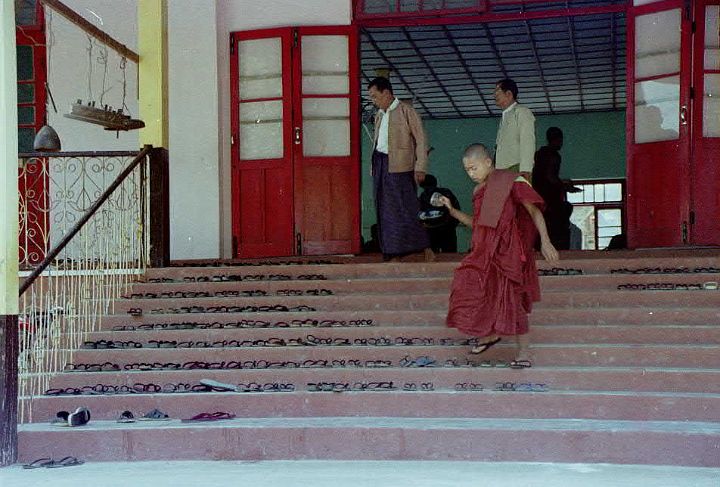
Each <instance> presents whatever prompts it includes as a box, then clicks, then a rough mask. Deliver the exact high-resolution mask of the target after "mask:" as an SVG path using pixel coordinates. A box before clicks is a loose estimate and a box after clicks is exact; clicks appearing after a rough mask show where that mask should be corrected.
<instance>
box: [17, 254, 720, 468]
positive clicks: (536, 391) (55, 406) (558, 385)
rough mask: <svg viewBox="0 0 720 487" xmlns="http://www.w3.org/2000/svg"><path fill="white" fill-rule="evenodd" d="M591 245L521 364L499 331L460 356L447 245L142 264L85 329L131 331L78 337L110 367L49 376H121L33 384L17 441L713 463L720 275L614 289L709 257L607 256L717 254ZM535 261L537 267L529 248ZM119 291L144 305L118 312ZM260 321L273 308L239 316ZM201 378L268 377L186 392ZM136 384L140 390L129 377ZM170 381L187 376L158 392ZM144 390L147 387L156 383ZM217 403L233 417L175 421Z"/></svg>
mask: <svg viewBox="0 0 720 487" xmlns="http://www.w3.org/2000/svg"><path fill="white" fill-rule="evenodd" d="M589 255H591V256H592V258H571V259H569V260H567V259H566V260H563V261H562V262H561V263H560V265H561V266H562V268H565V269H567V268H575V269H581V270H582V272H583V274H582V275H557V276H556V275H551V276H545V277H541V285H542V288H543V301H542V302H541V303H539V304H538V305H537V306H536V309H535V311H534V313H533V315H532V316H531V333H532V335H531V337H532V343H533V358H534V364H535V365H534V366H533V368H531V369H528V370H512V369H509V368H505V367H502V365H503V362H506V361H509V360H511V359H512V358H513V352H514V343H512V340H505V341H504V342H502V343H501V344H499V345H498V346H496V347H493V348H492V349H491V350H489V351H488V352H487V353H485V354H483V355H482V356H473V355H469V354H468V353H467V352H468V350H469V349H470V346H469V345H467V344H463V342H462V340H463V339H466V338H467V337H464V336H462V335H461V334H459V333H458V332H456V331H455V330H451V329H448V328H446V327H445V326H444V318H445V313H446V309H447V298H448V288H449V284H450V279H451V276H452V270H453V269H454V268H455V267H456V266H457V262H438V263H432V264H424V263H422V264H421V263H402V264H379V263H359V262H360V261H357V260H356V261H353V260H348V261H345V262H344V263H333V264H313V265H262V266H247V265H227V266H212V267H197V266H185V267H170V268H164V269H154V270H150V271H148V273H147V276H146V281H147V282H144V283H138V284H136V285H135V286H134V287H133V290H132V294H135V295H136V296H132V297H129V298H128V299H122V300H119V301H118V302H117V304H116V307H115V314H112V315H110V316H107V317H106V318H105V320H104V322H103V329H102V330H101V331H98V332H95V333H92V334H91V335H90V336H88V338H87V339H88V340H89V341H92V342H100V341H101V340H105V341H112V342H113V343H114V344H115V346H117V344H118V342H138V343H140V344H142V347H141V348H123V349H114V348H111V349H106V348H103V349H92V348H90V349H81V350H78V351H77V352H76V353H75V355H74V359H73V364H75V366H76V367H77V366H79V364H103V363H106V362H109V363H110V364H116V365H117V366H118V367H119V368H120V371H113V370H109V371H91V372H87V371H77V370H75V371H68V372H64V373H62V374H59V375H57V376H56V377H55V378H54V379H53V380H52V384H51V387H52V388H55V389H64V390H67V389H68V388H71V389H70V391H72V388H78V389H81V391H82V388H83V387H84V386H96V385H97V384H101V385H105V386H123V385H124V386H126V387H124V388H119V389H118V388H117V387H116V389H117V390H118V391H119V393H115V394H82V395H57V396H50V395H46V396H42V397H39V398H37V399H35V400H34V403H33V418H34V421H36V422H33V423H28V424H23V425H20V427H19V430H20V432H19V441H20V445H19V447H20V459H19V460H20V461H21V462H25V461H32V460H34V459H36V458H40V457H55V458H60V457H63V456H66V455H73V456H76V457H78V458H82V459H84V460H86V461H135V460H178V459H186V460H270V459H356V460H371V459H372V460H379V459H396V460H405V459H407V460H480V461H524V462H602V463H630V464H668V465H686V466H712V467H720V291H718V290H657V291H656V290H618V289H617V286H618V285H622V284H646V285H647V284H652V283H675V284H698V283H699V284H702V283H705V282H708V281H717V280H718V279H719V278H720V274H716V273H712V272H710V273H708V272H688V273H667V274H617V273H611V272H610V271H611V270H612V269H618V268H653V269H654V268H659V269H664V268H678V267H687V268H689V269H690V270H691V271H692V270H695V269H697V268H705V269H704V270H705V271H707V270H708V269H707V268H708V267H713V266H714V267H720V258H718V255H717V253H715V254H712V253H709V254H708V253H705V254H698V253H696V254H686V256H684V257H662V256H660V257H658V256H651V257H638V254H637V253H629V254H620V255H622V256H623V257H622V258H608V257H607V256H608V254H589ZM539 266H540V267H541V268H542V269H548V267H547V265H546V264H545V263H544V262H542V261H541V262H539ZM270 276H273V277H272V278H270ZM321 277H322V280H320V278H321ZM251 291H252V292H251ZM258 291H262V292H258ZM328 291H330V292H331V293H332V294H330V293H328ZM147 293H152V294H149V295H148V294H147ZM163 293H166V294H164V295H163ZM183 293H186V294H185V296H193V295H192V294H187V293H207V294H208V297H204V295H202V294H201V295H200V296H199V297H183ZM219 293H224V295H222V294H220V295H218V294H219ZM153 294H154V295H156V296H157V297H153ZM234 294H238V295H237V296H235V295H234ZM316 294H317V295H316ZM140 295H142V296H140ZM193 307H195V308H193ZM212 307H215V308H212ZM233 307H234V308H233ZM293 307H295V310H293ZM308 307H309V308H310V309H309V308H308ZM131 309H134V311H133V313H134V314H138V313H137V311H136V310H138V309H140V310H142V314H140V315H139V316H131V315H130V314H128V311H129V310H131ZM208 309H211V310H213V311H214V312H207V311H208ZM203 310H204V311H203ZM242 320H245V321H242ZM258 320H259V321H264V322H268V323H269V325H268V326H267V327H259V328H258V327H253V328H243V327H237V326H238V325H237V323H238V322H240V323H244V324H245V325H248V324H250V322H257V321H258ZM313 320H315V321H313ZM182 323H186V324H185V325H179V324H182ZM187 323H194V324H196V325H192V326H190V325H187ZM228 323H231V325H230V326H234V327H232V328H229V327H227V324H228ZM232 323H235V325H232ZM197 324H200V325H201V326H206V327H205V328H198V327H197ZM223 324H225V325H223ZM151 325H152V326H151ZM255 325H258V323H255ZM318 325H319V326H318ZM184 328H185V329H184ZM163 341H164V342H163ZM173 342H177V347H173V345H174V343H173ZM182 342H185V343H182ZM187 342H193V344H194V345H198V343H197V342H201V343H200V344H199V345H200V347H202V348H196V347H193V348H187V345H188V343H187ZM203 342H205V343H203ZM100 343H101V344H102V343H105V342H100ZM328 343H330V344H328ZM125 346H126V347H134V345H133V344H132V343H130V344H126V345H125ZM158 346H159V347H160V348H158ZM483 361H485V362H486V363H484V364H481V362H483ZM191 362H204V363H209V364H210V365H209V367H211V368H209V369H202V368H198V367H202V366H203V364H202V363H199V364H197V363H196V364H192V363H191ZM223 362H224V364H223ZM387 362H389V364H388V363H387ZM487 362H489V363H487ZM131 364H147V365H136V366H134V367H135V368H140V369H149V370H125V369H126V366H131V367H132V365H131ZM172 364H178V365H172ZM283 365H284V366H283ZM325 365H326V366H325ZM481 365H484V366H481ZM487 365H494V366H490V367H488V366H487ZM80 367H81V368H82V366H80ZM161 367H165V368H162V369H160V368H161ZM172 367H181V368H180V369H172ZM220 367H226V368H220ZM227 367H232V368H227ZM106 368H111V366H110V365H106ZM203 379H212V380H215V381H219V382H222V383H229V384H234V385H237V384H241V388H243V387H244V388H247V389H249V390H250V391H256V390H257V388H258V387H259V388H262V389H263V392H234V391H224V392H221V391H215V392H200V391H201V390H202V389H203V386H200V381H201V380H203ZM382 382H392V387H393V388H391V389H380V390H372V389H376V388H382V387H386V386H383V385H379V384H376V383H382ZM138 384H139V385H138ZM148 384H149V385H148ZM178 384H180V385H179V386H178ZM182 384H187V386H184V385H182ZM318 384H319V385H318ZM328 384H329V385H328ZM142 385H145V386H142ZM171 385H172V386H171ZM291 385H292V386H291ZM143 388H145V389H146V392H137V391H142V390H143ZM173 388H176V389H177V388H179V389H183V388H191V389H194V392H193V391H191V392H169V391H170V390H172V389H173ZM293 388H294V390H292V389H293ZM88 389H89V388H88V387H86V388H85V391H86V392H87V391H88ZM106 389H108V388H107V387H106ZM157 389H160V390H161V392H152V391H154V390H157ZM317 389H320V390H317ZM325 389H332V390H335V391H337V392H330V391H329V390H328V391H326V390H325ZM348 389H349V390H348ZM498 389H500V390H498ZM96 390H97V391H102V390H103V388H102V386H96ZM136 390H137V391H136ZM241 390H242V389H241ZM79 406H86V407H88V408H89V409H90V410H91V412H92V420H91V422H90V423H89V424H88V425H86V426H82V427H77V428H62V427H58V426H53V425H50V424H49V423H48V421H49V420H50V419H52V418H54V417H55V414H56V412H58V411H61V410H74V409H75V408H77V407H79ZM153 408H158V409H160V410H162V411H163V412H165V413H167V414H168V415H169V416H170V417H171V418H175V419H173V420H171V421H165V422H146V421H138V422H135V423H131V424H119V423H117V422H116V421H115V420H116V419H117V418H118V417H119V415H120V413H121V412H122V411H125V410H130V411H132V412H133V413H134V414H135V415H136V416H139V415H142V413H144V412H147V411H150V410H152V409H153ZM216 411H223V412H228V413H233V414H235V415H236V418H235V419H232V420H225V421H218V422H206V423H184V422H181V421H179V418H190V417H192V416H194V415H196V414H198V413H202V412H208V413H212V412H216Z"/></svg>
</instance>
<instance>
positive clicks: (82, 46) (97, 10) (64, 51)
mask: <svg viewBox="0 0 720 487" xmlns="http://www.w3.org/2000/svg"><path fill="white" fill-rule="evenodd" d="M64 3H65V4H66V5H67V6H68V7H70V8H71V9H73V10H74V11H75V12H77V13H78V14H80V15H82V16H83V17H84V18H85V19H86V20H88V21H89V22H91V23H92V24H93V25H95V26H97V27H98V28H100V29H102V30H103V31H105V32H107V33H108V34H110V35H111V36H112V37H113V38H114V39H115V40H117V41H119V42H120V43H122V44H125V45H126V46H127V47H129V48H130V49H132V50H134V51H137V22H136V21H135V19H136V17H137V1H136V0H64ZM46 12H50V16H49V17H47V18H46V20H49V25H48V28H47V43H48V53H49V56H48V60H49V63H48V82H49V84H50V90H51V91H52V94H53V96H54V98H55V103H56V105H57V109H58V113H55V112H54V111H53V109H52V106H51V105H49V106H48V121H49V123H50V125H52V126H53V127H54V128H55V130H57V132H58V135H59V136H60V141H61V143H62V149H63V150H64V151H88V150H95V151H101V150H137V149H138V148H139V147H140V145H139V142H138V140H139V139H138V131H137V130H135V131H129V132H120V134H119V137H116V133H115V132H108V131H106V130H105V129H104V128H103V127H101V126H100V125H92V124H88V123H85V122H80V121H77V120H72V119H69V118H65V117H63V114H65V113H69V112H70V105H71V104H72V103H74V102H75V101H76V100H77V99H82V100H83V101H84V102H86V101H87V100H88V99H93V100H94V101H95V102H96V103H97V105H98V106H99V105H100V98H101V95H102V93H103V77H104V73H105V67H104V66H103V64H102V63H101V62H100V61H99V57H100V55H101V53H103V52H105V51H106V52H107V77H106V80H105V94H104V96H103V103H104V104H107V105H111V106H112V107H114V108H120V107H121V106H122V85H123V74H122V70H121V69H120V61H121V57H120V56H119V55H118V54H117V53H116V52H115V51H113V50H111V49H106V48H104V46H103V45H102V44H101V43H99V42H97V41H95V42H93V53H92V60H91V61H90V60H89V59H88V50H87V49H88V47H89V44H88V36H87V35H86V34H85V33H84V32H83V31H82V30H80V29H79V28H78V27H76V26H75V25H74V24H72V23H70V22H69V21H68V20H66V19H65V18H64V17H62V16H61V15H59V14H57V13H55V12H54V11H52V10H51V9H46ZM90 70H92V76H91V77H90V81H91V87H89V86H88V81H89V79H88V74H89V72H90ZM125 73H126V80H127V85H126V86H127V93H126V98H125V103H126V105H127V106H128V108H129V110H130V114H131V115H133V116H135V117H137V115H138V101H137V96H138V95H137V93H138V90H137V66H136V65H135V63H133V62H132V61H128V62H127V64H126V71H125ZM91 89H92V94H91V93H90V91H91Z"/></svg>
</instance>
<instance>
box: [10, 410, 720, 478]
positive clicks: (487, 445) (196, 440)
mask: <svg viewBox="0 0 720 487" xmlns="http://www.w3.org/2000/svg"><path fill="white" fill-rule="evenodd" d="M678 445H682V447H681V448H679V447H678ZM719 448H720V425H718V424H717V423H710V422H679V421H678V422H676V421H608V420H572V419H571V420H567V419H552V420H551V419H517V418H511V419H504V418H487V419H462V418H437V419H435V418H432V419H431V418H374V417H364V418H262V419H255V418H247V419H245V418H243V419H235V420H230V421H225V422H222V423H216V424H192V423H190V424H188V423H181V422H179V421H171V422H167V423H162V424H159V423H133V424H117V423H114V422H102V421H94V422H92V421H91V423H90V424H88V425H87V426H84V427H79V428H72V429H71V428H58V427H53V426H49V425H45V424H26V425H21V427H20V432H19V451H20V458H19V461H20V462H27V461H32V460H34V459H36V458H41V457H55V458H61V457H63V456H65V455H73V456H76V457H79V458H83V459H85V460H87V461H107V460H113V461H138V460H171V459H172V460H181V459H193V460H211V459H212V460H271V459H312V458H317V459H320V458H322V459H353V460H363V459H367V460H371V459H373V460H375V459H377V460H379V459H384V460H387V459H403V460H411V459H412V460H484V461H525V462H527V461H530V462H599V463H619V464H640V463H642V464H665V465H686V466H703V467H717V466H720V455H718V454H717V452H718V449H719Z"/></svg>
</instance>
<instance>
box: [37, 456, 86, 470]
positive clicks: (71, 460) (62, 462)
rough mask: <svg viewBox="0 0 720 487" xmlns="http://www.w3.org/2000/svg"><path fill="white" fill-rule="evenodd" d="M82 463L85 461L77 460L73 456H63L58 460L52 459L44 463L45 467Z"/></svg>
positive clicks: (72, 465) (71, 465) (60, 466)
mask: <svg viewBox="0 0 720 487" xmlns="http://www.w3.org/2000/svg"><path fill="white" fill-rule="evenodd" d="M83 463H85V462H84V461H82V460H78V459H77V458H75V457H65V458H62V459H60V460H58V461H57V462H55V461H53V462H52V463H51V464H49V465H45V467H47V468H62V467H74V466H75V465H82V464H83Z"/></svg>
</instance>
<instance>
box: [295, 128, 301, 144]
mask: <svg viewBox="0 0 720 487" xmlns="http://www.w3.org/2000/svg"><path fill="white" fill-rule="evenodd" d="M300 142H301V139H300V127H295V144H300Z"/></svg>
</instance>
